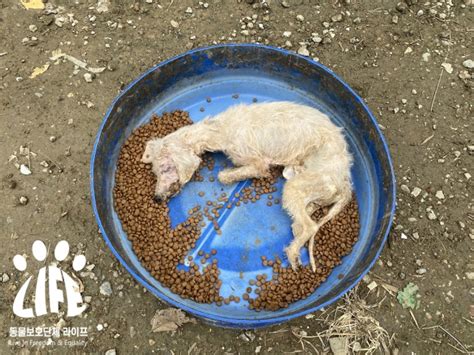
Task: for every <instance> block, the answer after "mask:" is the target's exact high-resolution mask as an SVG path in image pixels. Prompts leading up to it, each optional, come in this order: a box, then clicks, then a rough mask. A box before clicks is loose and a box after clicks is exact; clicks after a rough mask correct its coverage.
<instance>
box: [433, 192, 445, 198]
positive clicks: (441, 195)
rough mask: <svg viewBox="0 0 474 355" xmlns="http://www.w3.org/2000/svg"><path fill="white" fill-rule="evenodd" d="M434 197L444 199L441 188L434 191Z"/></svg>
mask: <svg viewBox="0 0 474 355" xmlns="http://www.w3.org/2000/svg"><path fill="white" fill-rule="evenodd" d="M435 196H436V198H437V199H439V200H444V193H443V191H442V190H439V191H436V195H435Z"/></svg>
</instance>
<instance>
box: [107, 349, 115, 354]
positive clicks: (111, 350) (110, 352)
mask: <svg viewBox="0 0 474 355" xmlns="http://www.w3.org/2000/svg"><path fill="white" fill-rule="evenodd" d="M116 354H117V351H116V350H115V349H109V350H107V351H106V352H105V355H116Z"/></svg>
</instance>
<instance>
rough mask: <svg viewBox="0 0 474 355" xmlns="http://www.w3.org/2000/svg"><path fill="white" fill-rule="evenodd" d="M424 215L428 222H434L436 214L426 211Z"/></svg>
mask: <svg viewBox="0 0 474 355" xmlns="http://www.w3.org/2000/svg"><path fill="white" fill-rule="evenodd" d="M426 215H427V217H428V219H429V220H430V221H434V220H435V219H436V213H434V212H433V210H431V209H430V210H428V211H427V213H426Z"/></svg>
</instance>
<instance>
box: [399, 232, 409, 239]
mask: <svg viewBox="0 0 474 355" xmlns="http://www.w3.org/2000/svg"><path fill="white" fill-rule="evenodd" d="M400 238H402V239H408V237H407V235H406V234H405V233H403V232H402V234H401V235H400Z"/></svg>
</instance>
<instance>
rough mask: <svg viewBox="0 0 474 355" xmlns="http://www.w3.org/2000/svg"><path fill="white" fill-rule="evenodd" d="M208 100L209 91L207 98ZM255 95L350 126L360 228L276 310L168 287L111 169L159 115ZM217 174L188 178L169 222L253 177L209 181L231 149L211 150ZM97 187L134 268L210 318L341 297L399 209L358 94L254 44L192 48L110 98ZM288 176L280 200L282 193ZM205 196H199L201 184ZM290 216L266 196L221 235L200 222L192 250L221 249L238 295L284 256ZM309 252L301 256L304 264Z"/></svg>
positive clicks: (247, 319) (198, 114) (301, 308)
mask: <svg viewBox="0 0 474 355" xmlns="http://www.w3.org/2000/svg"><path fill="white" fill-rule="evenodd" d="M208 98H211V100H210V102H208V100H207V99H208ZM254 100H257V101H258V102H263V101H280V100H289V101H295V102H299V103H303V104H306V105H310V106H314V107H316V108H318V109H319V110H321V111H323V112H325V113H326V114H327V115H329V117H330V118H331V119H332V120H333V121H334V122H335V123H336V124H337V125H339V126H342V127H344V129H345V134H346V137H347V140H348V141H349V144H350V149H351V152H352V154H353V155H354V160H355V163H354V167H353V169H352V176H353V181H354V189H355V192H356V196H357V201H358V204H359V211H360V225H361V229H360V235H359V240H358V242H357V243H356V244H355V245H354V248H353V250H352V252H351V253H350V254H349V255H348V256H346V257H344V258H343V262H342V264H341V265H339V266H338V267H336V268H335V269H334V271H333V272H332V273H331V275H330V276H329V278H328V279H327V280H326V282H324V283H323V284H321V285H320V287H319V288H317V289H316V291H315V292H314V294H313V295H311V296H310V297H308V298H307V299H304V300H301V301H298V302H296V303H293V304H291V305H290V306H289V307H288V308H286V309H281V310H279V311H276V312H265V311H262V312H255V311H252V310H249V309H248V304H247V302H242V301H241V302H240V303H239V304H236V303H231V304H230V305H224V306H222V307H218V306H216V305H215V304H200V303H196V302H194V301H191V300H186V299H183V298H181V297H179V296H177V295H175V294H173V293H172V292H171V291H170V290H169V289H167V288H165V287H162V286H161V285H160V283H159V282H158V281H156V280H155V279H154V278H153V277H152V276H151V275H150V274H149V273H148V271H147V270H146V269H145V268H143V267H142V266H141V264H140V262H139V261H138V259H137V257H136V256H135V254H134V252H133V251H132V247H131V243H130V242H129V241H128V239H127V236H126V235H125V233H124V232H123V230H122V227H121V224H120V220H119V219H118V217H117V215H116V213H115V211H114V204H113V196H112V192H113V186H114V177H115V169H116V164H117V159H118V155H119V152H120V148H121V146H122V144H123V143H124V142H125V140H126V139H127V138H128V136H129V135H130V134H131V132H132V131H133V130H134V129H135V128H137V127H138V126H140V125H142V124H144V123H145V122H147V121H148V120H149V119H150V117H151V115H152V114H153V113H157V114H161V113H163V112H170V111H173V110H176V109H182V110H185V111H188V112H189V114H190V116H191V118H192V120H193V121H199V120H201V119H203V118H204V117H206V116H208V115H213V114H216V113H218V112H221V111H223V110H225V109H226V108H227V107H229V106H230V105H233V104H236V103H239V102H245V103H252V102H253V101H254ZM215 159H216V164H215V169H214V171H212V172H208V171H207V169H204V170H203V172H202V173H203V175H204V177H205V179H204V180H205V182H191V183H189V184H188V185H186V186H185V188H184V189H183V190H182V191H181V193H180V194H179V195H178V196H176V197H175V198H174V199H172V200H171V202H170V211H171V219H172V224H173V225H176V224H178V223H180V222H182V221H183V220H184V219H185V218H186V215H187V211H188V210H189V209H190V208H192V207H193V206H195V205H196V204H197V203H200V204H203V203H205V201H206V200H207V199H210V198H209V197H213V196H219V195H220V194H221V193H222V192H226V193H227V195H228V196H229V195H232V194H233V193H235V192H237V191H239V190H240V189H242V188H244V187H245V186H246V185H248V184H249V181H244V182H241V183H238V184H235V185H232V186H224V185H221V184H219V183H218V182H217V181H215V182H212V183H211V182H209V179H208V177H209V175H213V176H216V175H217V171H218V170H219V169H221V168H222V165H223V162H224V161H225V157H224V156H222V155H221V154H215ZM90 175H91V194H92V204H93V208H94V213H95V216H96V219H97V222H98V224H99V227H100V230H101V232H102V235H103V237H104V239H105V241H106V243H107V245H108V246H109V248H110V249H111V250H112V252H113V254H114V255H115V256H116V257H117V259H118V260H119V261H120V262H121V263H122V265H123V266H124V267H125V268H126V269H127V271H128V272H130V274H131V275H132V276H133V277H134V278H135V279H136V280H137V281H138V282H139V283H140V284H142V285H143V286H145V287H146V288H147V289H148V290H149V291H151V292H152V293H153V294H154V295H155V296H157V297H158V298H160V299H161V300H164V301H166V302H168V303H169V304H171V305H174V306H176V307H179V308H181V309H183V310H185V311H187V312H189V313H191V314H193V315H195V316H197V317H200V318H202V319H204V320H206V321H208V322H210V323H212V324H215V325H219V326H226V327H236V328H256V327H263V326H268V325H272V324H276V323H281V322H285V321H288V320H290V319H292V318H295V317H298V316H301V315H304V314H307V313H310V312H313V311H316V310H318V309H320V308H322V307H325V306H327V305H329V304H330V303H332V302H334V301H336V300H337V299H338V298H340V297H341V296H342V295H344V294H345V293H346V292H347V291H348V290H350V289H351V288H352V287H354V286H355V285H356V284H357V282H358V281H359V280H360V279H361V278H362V277H363V276H364V275H365V274H366V273H367V272H368V271H369V269H370V268H371V266H372V265H373V264H374V262H375V260H376V259H377V257H378V255H379V254H380V252H381V250H382V248H383V245H384V243H385V240H386V238H387V235H388V232H389V229H390V225H391V223H392V217H393V212H394V208H395V179H394V174H393V168H392V163H391V160H390V155H389V151H388V148H387V145H386V143H385V140H384V138H383V136H382V133H381V132H380V130H379V128H378V126H377V122H376V120H375V118H374V117H373V115H372V114H371V113H370V111H369V110H368V108H367V106H366V105H365V104H364V102H363V101H362V99H361V98H360V97H359V96H357V94H356V93H355V92H354V91H353V90H352V89H351V88H350V87H349V86H348V85H347V84H346V83H344V82H343V81H342V80H341V79H340V78H338V77H337V76H336V75H335V74H334V73H333V72H332V71H331V70H329V69H328V68H326V67H324V66H322V65H321V64H319V63H317V62H315V61H312V60H310V59H308V58H306V57H302V56H299V55H297V54H294V53H290V52H288V51H285V50H281V49H277V48H272V47H267V46H262V45H254V44H229V45H218V46H214V47H208V48H201V49H196V50H193V51H190V52H187V53H184V54H182V55H179V56H177V57H175V58H172V59H170V60H167V61H165V62H163V63H161V64H158V65H157V66H155V67H154V68H152V69H150V70H149V71H147V72H146V73H144V74H143V75H141V76H140V77H139V78H138V79H136V80H135V81H133V82H132V83H131V84H130V85H129V86H128V87H127V88H126V89H125V90H124V91H123V92H122V93H121V94H120V95H119V96H118V97H117V98H116V99H115V100H114V102H113V103H112V105H111V106H110V108H109V110H108V112H107V114H106V115H105V118H104V121H103V123H102V125H101V127H100V129H99V132H98V135H97V139H96V142H95V146H94V150H93V152H92V159H91V172H90ZM282 184H283V181H280V182H279V186H278V187H279V189H278V192H277V193H275V194H274V195H275V198H278V197H280V196H279V194H281V187H282ZM199 191H205V192H206V196H204V197H199V196H198V192H199ZM290 222H291V221H290V218H289V217H288V215H287V214H286V213H285V212H284V211H283V210H282V209H281V204H280V205H273V206H272V207H268V206H267V205H266V203H265V201H263V200H261V201H259V202H258V203H255V204H248V205H242V206H240V207H236V208H233V209H230V210H227V209H226V210H225V213H223V214H222V216H221V217H220V221H219V225H220V226H221V230H222V232H223V234H222V235H221V236H219V235H217V234H215V232H214V230H213V228H212V225H210V226H207V227H205V228H204V229H203V232H202V235H201V237H200V239H199V241H198V243H197V246H196V248H195V249H194V250H192V251H191V252H190V254H191V255H194V256H195V255H196V254H197V252H198V251H199V250H201V249H203V250H204V251H207V252H208V251H209V250H211V249H212V248H213V249H216V250H217V251H218V255H217V256H218V259H219V267H220V270H221V280H222V281H223V286H222V288H221V295H223V296H224V297H226V296H227V295H229V294H231V293H232V294H234V295H241V294H242V293H243V292H245V288H246V287H247V286H248V280H249V279H251V278H255V277H256V275H257V274H262V273H267V274H268V275H271V268H270V267H264V266H262V264H261V260H260V256H261V255H265V256H268V257H274V256H276V255H278V256H280V257H282V259H284V253H283V248H284V247H285V246H286V245H287V244H288V243H289V242H290V241H291V239H292V234H291V229H290ZM307 260H308V256H307V251H306V250H305V251H304V252H303V261H304V262H307Z"/></svg>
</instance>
